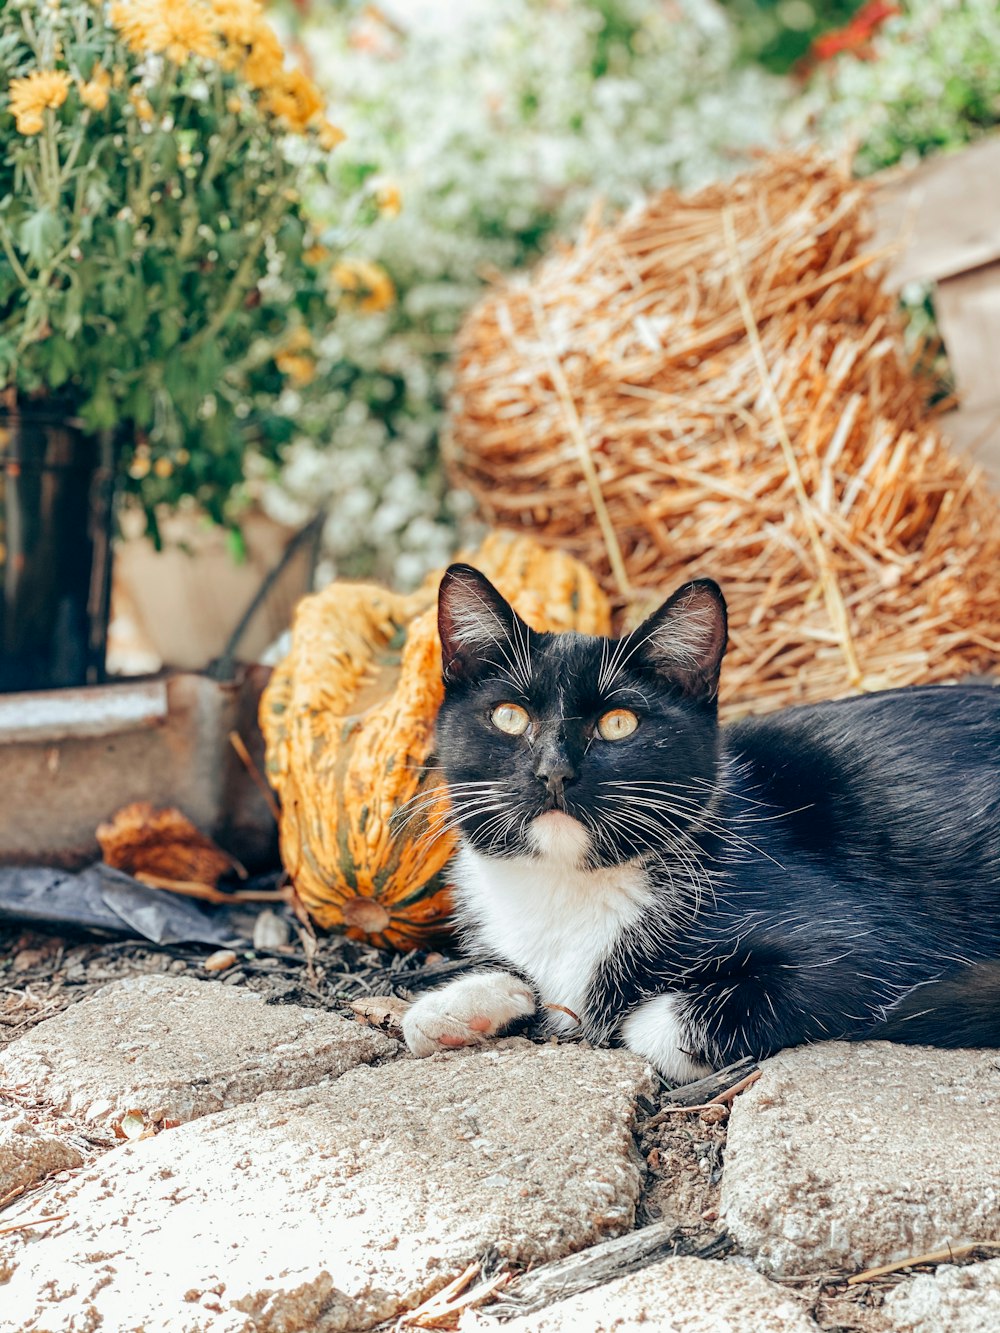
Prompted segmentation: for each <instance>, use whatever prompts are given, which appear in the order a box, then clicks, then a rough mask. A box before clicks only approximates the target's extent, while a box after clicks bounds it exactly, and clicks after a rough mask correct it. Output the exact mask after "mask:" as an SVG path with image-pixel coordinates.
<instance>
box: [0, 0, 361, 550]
mask: <svg viewBox="0 0 1000 1333" xmlns="http://www.w3.org/2000/svg"><path fill="white" fill-rule="evenodd" d="M339 137H340V135H339V131H338V130H337V129H336V127H335V126H333V125H332V124H331V123H330V122H329V121H328V120H327V119H326V115H325V111H324V106H323V100H322V98H321V97H320V95H319V94H318V93H317V91H316V89H315V87H314V86H313V84H312V83H311V81H310V80H309V78H308V77H307V76H306V75H305V74H304V73H302V72H301V71H299V70H297V69H294V68H290V67H288V66H287V65H286V62H285V56H284V52H283V50H282V47H281V44H280V42H279V40H278V38H277V36H276V35H275V33H274V31H273V30H272V29H271V27H270V26H269V24H268V23H267V22H266V20H265V18H264V15H263V12H262V6H261V4H259V3H257V0H128V2H127V3H112V4H99V3H86V2H84V0H7V3H6V4H3V5H2V6H0V393H4V394H5V395H6V396H7V397H8V398H10V396H11V395H16V397H17V399H18V400H19V401H20V402H22V403H24V402H32V401H35V400H38V399H43V400H47V401H50V402H51V401H58V402H59V403H60V405H61V406H64V407H65V408H66V409H68V411H70V412H72V413H73V414H75V415H79V416H80V417H81V418H82V419H83V421H84V423H85V424H86V426H87V427H89V428H90V429H93V430H110V431H113V432H114V434H115V436H116V438H117V439H118V440H119V442H120V448H121V460H122V462H121V475H122V478H123V481H124V484H125V486H126V487H127V488H129V489H131V490H133V491H137V492H138V494H139V496H140V499H141V501H142V503H143V505H144V507H145V509H146V512H147V515H148V517H149V519H150V522H151V524H155V517H154V515H155V509H156V507H157V506H158V505H159V504H160V503H164V502H165V503H174V502H176V501H177V500H179V499H180V498H181V497H183V496H187V495H189V496H193V497H194V498H195V499H196V500H197V501H198V502H199V503H200V504H201V506H202V507H203V508H204V509H205V510H207V512H208V513H210V514H211V515H212V517H213V518H215V519H217V520H219V521H227V520H229V519H231V518H232V501H233V498H234V496H235V495H237V494H238V493H239V490H240V486H241V482H242V479H243V476H244V460H245V456H246V453H247V451H248V450H250V451H254V452H256V453H257V454H258V455H261V456H263V457H264V458H271V459H276V458H277V457H279V456H280V453H281V449H282V446H283V444H284V442H285V441H286V440H287V439H288V438H290V437H291V436H292V434H293V432H294V413H295V410H296V406H297V404H298V400H299V395H300V393H301V390H302V389H303V387H304V385H306V384H307V383H308V382H309V380H310V378H311V377H312V374H313V370H314V364H315V362H314V355H313V347H314V342H315V339H316V338H317V337H318V336H319V334H320V333H321V332H322V331H323V330H324V329H325V328H326V327H327V326H328V325H329V323H330V320H331V318H332V315H333V313H334V310H333V307H334V304H335V300H336V293H337V291H338V286H337V279H336V275H335V270H336V268H337V256H336V255H335V254H334V253H333V251H332V250H331V248H330V245H329V244H325V243H324V242H325V241H327V240H328V239H329V238H328V237H324V236H320V235H318V234H316V231H315V229H314V228H313V226H312V225H311V224H310V220H309V217H308V215H307V211H306V206H305V202H304V201H307V200H309V199H310V198H315V197H316V196H317V194H320V193H322V192H323V191H324V190H327V189H328V188H330V187H329V186H328V185H327V183H326V181H327V178H326V163H327V159H328V156H329V154H330V152H331V151H332V149H333V148H334V146H335V145H336V143H337V141H338V138H339ZM333 211H334V212H335V211H336V209H335V208H334V209H333ZM330 212H331V207H330V203H329V200H327V201H326V204H325V206H324V213H325V215H326V216H327V217H329V216H330ZM154 535H155V527H154Z"/></svg>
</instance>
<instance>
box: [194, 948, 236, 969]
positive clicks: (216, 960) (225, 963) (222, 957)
mask: <svg viewBox="0 0 1000 1333" xmlns="http://www.w3.org/2000/svg"><path fill="white" fill-rule="evenodd" d="M235 962H236V955H235V954H234V953H233V951H232V949H217V950H216V952H215V953H210V954H209V955H208V957H207V958H206V959H205V961H204V962H203V963H202V967H203V968H204V969H205V971H206V972H225V970H226V968H227V967H232V966H233V964H234V963H235Z"/></svg>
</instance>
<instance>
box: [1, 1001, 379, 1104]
mask: <svg viewBox="0 0 1000 1333" xmlns="http://www.w3.org/2000/svg"><path fill="white" fill-rule="evenodd" d="M399 1049H400V1048H399V1046H398V1044H397V1043H396V1042H394V1041H393V1040H392V1039H391V1038H388V1037H386V1036H384V1035H383V1034H382V1033H380V1032H376V1031H375V1030H374V1029H373V1028H366V1027H363V1026H362V1025H361V1024H359V1023H353V1022H351V1021H350V1020H348V1019H344V1018H340V1017H339V1016H338V1015H336V1014H328V1013H326V1012H324V1011H323V1010H321V1009H305V1008H302V1007H301V1006H297V1005H268V1004H265V1003H264V1001H263V999H262V997H260V996H258V995H255V994H254V993H253V992H251V991H238V990H236V989H234V988H233V987H230V986H222V985H219V983H218V982H211V981H194V980H191V979H189V978H186V977H172V976H157V975H152V976H143V977H134V978H130V979H129V980H127V981H119V982H114V983H113V984H112V985H110V986H106V987H104V989H103V990H100V991H98V992H97V994H96V995H94V996H92V997H91V998H90V999H87V1000H82V1001H81V1002H80V1003H79V1004H76V1005H74V1006H73V1007H72V1008H70V1009H67V1010H65V1012H63V1013H61V1014H58V1015H56V1016H55V1017H54V1018H50V1019H47V1020H46V1022H44V1023H42V1024H40V1025H39V1026H38V1027H36V1028H33V1029H32V1031H31V1032H29V1033H27V1034H26V1035H25V1036H23V1037H20V1038H19V1039H18V1040H17V1041H15V1042H12V1043H11V1045H10V1046H8V1047H7V1048H6V1050H5V1051H2V1052H0V1084H7V1085H9V1086H18V1085H24V1086H28V1087H30V1088H31V1090H32V1092H33V1093H34V1094H35V1095H36V1096H37V1097H38V1098H40V1099H44V1100H46V1101H48V1102H50V1103H51V1104H52V1105H54V1106H55V1107H57V1108H58V1109H60V1110H62V1111H64V1112H66V1113H67V1114H70V1115H76V1116H82V1117H84V1118H86V1119H88V1120H94V1121H101V1120H116V1119H119V1118H120V1117H121V1116H122V1115H123V1114H124V1112H126V1111H129V1110H141V1111H143V1112H144V1113H145V1115H146V1117H147V1118H148V1119H150V1120H163V1119H165V1118H166V1119H170V1120H180V1121H186V1120H193V1119H195V1118H196V1117H197V1116H202V1115H205V1114H207V1113H208V1112H210V1111H219V1110H222V1109H224V1108H225V1107H228V1106H234V1105H238V1104H240V1103H242V1102H248V1101H250V1100H252V1098H254V1097H256V1096H258V1094H260V1093H262V1092H266V1091H271V1090H274V1089H277V1088H300V1087H305V1086H307V1085H309V1084H314V1083H319V1082H320V1081H322V1080H324V1079H332V1078H337V1077H338V1076H339V1075H340V1074H342V1073H343V1072H344V1071H345V1070H347V1069H352V1068H353V1067H354V1066H355V1065H359V1064H367V1063H370V1062H371V1061H373V1060H379V1059H383V1058H385V1057H387V1056H391V1055H393V1054H395V1053H396V1052H397V1051H398V1050H399Z"/></svg>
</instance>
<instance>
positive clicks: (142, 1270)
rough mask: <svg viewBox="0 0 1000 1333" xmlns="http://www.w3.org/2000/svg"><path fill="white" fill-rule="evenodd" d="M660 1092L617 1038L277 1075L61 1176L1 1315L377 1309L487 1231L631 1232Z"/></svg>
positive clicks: (222, 1323)
mask: <svg viewBox="0 0 1000 1333" xmlns="http://www.w3.org/2000/svg"><path fill="white" fill-rule="evenodd" d="M53 1021H54V1020H53ZM265 1044H266V1043H265ZM651 1090H652V1085H651V1080H650V1076H649V1073H648V1070H647V1069H646V1067H645V1065H644V1064H643V1062H642V1061H640V1060H638V1059H637V1058H636V1057H634V1056H632V1055H629V1054H627V1053H625V1052H617V1051H592V1050H589V1049H586V1048H583V1047H579V1046H560V1047H556V1046H552V1045H546V1046H533V1045H531V1044H530V1043H528V1042H524V1041H520V1040H509V1041H505V1042H500V1043H498V1044H497V1045H496V1046H494V1047H492V1048H488V1049H481V1050H474V1051H467V1052H466V1051H462V1052H454V1053H449V1054H447V1055H441V1056H434V1057H432V1058H430V1059H428V1060H420V1061H416V1060H400V1061H395V1062H393V1063H391V1064H388V1065H384V1066H381V1067H378V1068H367V1067H364V1066H362V1067H359V1068H356V1069H353V1070H351V1071H349V1072H347V1073H345V1074H344V1075H342V1077H341V1078H340V1079H339V1080H337V1082H335V1083H329V1084H326V1085H323V1086H321V1087H315V1088H307V1089H301V1090H298V1091H292V1092H280V1093H273V1094H270V1093H269V1094H265V1095H263V1096H261V1097H259V1098H257V1100H255V1101H254V1102H252V1103H249V1104H247V1105H243V1106H239V1107H236V1108H234V1109H230V1110H227V1111H222V1112H219V1113H217V1114H214V1115H208V1116H204V1117H203V1118H202V1119H200V1120H197V1121H195V1122H194V1123H193V1124H188V1125H182V1126H180V1127H179V1128H177V1129H169V1130H166V1131H164V1132H163V1133H161V1134H159V1135H157V1136H156V1137H155V1138H150V1139H147V1140H144V1141H137V1142H135V1143H131V1144H128V1145H126V1146H124V1147H122V1148H120V1149H117V1150H115V1151H114V1152H112V1153H109V1154H107V1155H106V1156H105V1157H104V1158H103V1159H102V1161H101V1162H100V1163H98V1165H97V1166H96V1167H94V1168H93V1169H91V1170H90V1171H88V1172H85V1173H83V1174H82V1175H80V1176H79V1177H78V1178H77V1180H76V1181H75V1182H74V1183H73V1184H72V1185H70V1186H66V1187H62V1188H60V1189H59V1190H57V1191H55V1192H53V1193H51V1194H50V1195H49V1196H48V1197H47V1204H48V1211H50V1212H51V1213H53V1214H56V1213H66V1214H67V1217H66V1219H65V1220H64V1221H62V1222H58V1223H54V1224H53V1225H52V1227H51V1229H50V1230H49V1231H48V1233H47V1234H43V1235H40V1236H39V1235H37V1233H35V1236H36V1238H34V1239H30V1240H29V1239H27V1238H26V1236H24V1235H21V1234H17V1235H13V1236H7V1237H2V1238H0V1281H2V1275H3V1273H4V1272H5V1271H6V1273H7V1276H8V1279H9V1280H8V1282H7V1285H6V1286H3V1287H2V1289H0V1291H2V1294H0V1302H2V1307H3V1315H4V1319H5V1320H6V1321H10V1323H9V1325H8V1326H9V1327H10V1328H11V1329H12V1330H14V1329H17V1330H21V1329H29V1328H30V1329H33V1330H34V1329H36V1328H37V1329H40V1330H41V1329H52V1330H54V1329H58V1330H59V1333H90V1330H93V1329H96V1328H100V1329H102V1330H116V1333H117V1331H119V1330H121V1331H122V1333H124V1330H128V1329H134V1328H140V1327H141V1328H142V1330H143V1333H296V1331H297V1330H303V1331H304V1330H309V1333H333V1331H334V1330H342V1329H352V1330H363V1329H367V1328H370V1327H371V1326H372V1325H374V1324H375V1323H377V1322H379V1321H381V1320H383V1319H387V1318H390V1317H391V1316H393V1315H394V1314H396V1313H397V1312H398V1311H399V1310H400V1309H401V1308H403V1307H406V1306H412V1305H415V1304H417V1303H419V1301H421V1300H423V1299H425V1298H426V1297H427V1296H428V1295H430V1294H431V1293H432V1292H434V1291H436V1290H437V1289H438V1288H439V1287H441V1286H443V1285H444V1283H445V1282H446V1281H448V1280H450V1279H451V1278H452V1277H454V1276H455V1275H456V1274H457V1273H458V1272H460V1271H462V1269H464V1267H465V1266H466V1265H468V1264H469V1263H470V1262H471V1261H473V1260H474V1259H476V1258H478V1257H479V1256H480V1255H481V1254H482V1253H483V1252H484V1250H485V1249H486V1247H487V1246H489V1245H495V1246H496V1247H497V1248H498V1250H499V1251H500V1253H501V1254H503V1255H504V1256H506V1257H508V1258H509V1259H511V1260H513V1261H516V1262H517V1263H519V1264H523V1265H527V1264H529V1263H532V1264H533V1263H541V1262H545V1261H546V1260H550V1259H556V1258H559V1257H561V1256H562V1255H565V1254H568V1253H570V1252H571V1251H573V1250H576V1249H581V1248H583V1247H584V1246H586V1245H590V1244H593V1243H594V1242H596V1241H598V1240H602V1239H605V1238H606V1237H610V1236H613V1235H618V1234H620V1233H622V1232H624V1231H627V1230H629V1229H630V1228H631V1227H632V1226H633V1224H634V1219H635V1205H636V1201H637V1199H638V1197H639V1192H640V1185H641V1180H642V1171H641V1167H640V1163H639V1161H638V1158H637V1155H636V1151H635V1147H634V1142H633V1137H632V1119H633V1115H634V1111H635V1103H636V1099H637V1097H638V1096H640V1095H643V1096H648V1095H649V1093H650V1092H651ZM6 1216H7V1214H5V1220H6ZM12 1220H16V1216H14V1217H12ZM102 1321H103V1322H102Z"/></svg>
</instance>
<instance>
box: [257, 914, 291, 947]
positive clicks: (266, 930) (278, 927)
mask: <svg viewBox="0 0 1000 1333" xmlns="http://www.w3.org/2000/svg"><path fill="white" fill-rule="evenodd" d="M291 937H292V932H291V929H290V927H289V925H288V922H287V921H285V920H283V918H282V917H280V916H278V914H277V912H272V911H271V909H270V908H266V909H265V910H264V911H263V912H261V913H260V914H259V915H258V917H257V920H256V921H255V922H254V926H253V947H254V948H255V949H284V948H285V947H286V946H287V945H288V943H289V941H290V940H291Z"/></svg>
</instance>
